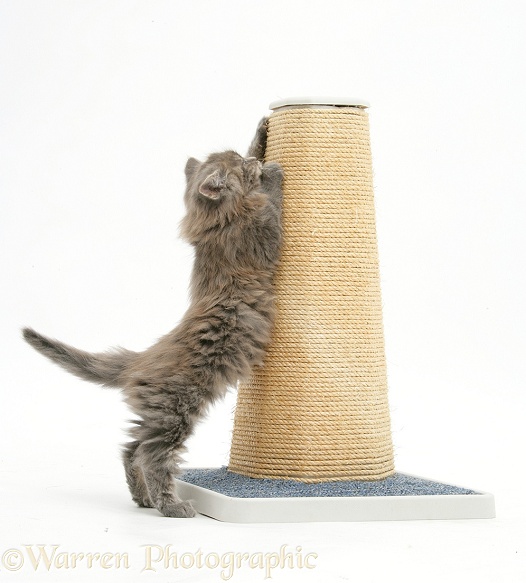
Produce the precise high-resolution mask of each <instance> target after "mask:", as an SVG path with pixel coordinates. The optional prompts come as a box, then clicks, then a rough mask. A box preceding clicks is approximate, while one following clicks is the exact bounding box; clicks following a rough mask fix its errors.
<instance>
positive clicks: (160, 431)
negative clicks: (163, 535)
mask: <svg viewBox="0 0 526 583" xmlns="http://www.w3.org/2000/svg"><path fill="white" fill-rule="evenodd" d="M265 141H266V124H265V120H262V122H260V125H259V127H258V132H257V134H256V137H255V138H254V141H253V142H252V145H251V147H250V149H249V157H247V158H243V157H241V156H240V155H239V154H237V153H235V152H233V151H227V152H222V153H217V154H212V155H210V156H209V157H208V159H207V160H206V161H205V162H199V161H198V160H196V159H194V158H190V159H189V160H188V162H187V164H186V170H185V171H186V178H187V187H186V193H185V204H186V210H187V212H186V216H185V217H184V219H183V221H182V224H181V234H182V236H183V237H184V238H185V239H186V240H187V241H189V242H190V243H191V244H192V245H193V246H194V247H195V260H194V267H193V273H192V280H191V288H190V289H191V305H190V307H189V309H188V311H187V312H186V314H185V315H184V317H183V319H182V321H181V323H180V324H179V325H178V326H177V327H176V328H175V329H174V330H172V331H171V332H170V333H168V334H167V335H166V336H164V337H162V338H161V339H160V340H159V341H158V342H157V343H156V344H154V345H153V346H152V347H151V348H149V349H148V350H146V351H144V352H140V353H137V352H131V351H129V350H124V349H114V350H111V351H108V352H104V353H98V354H91V353H88V352H84V351H81V350H78V349H76V348H73V347H70V346H68V345H66V344H63V343H62V342H58V341H56V340H51V339H49V338H46V337H45V336H42V335H41V334H38V333H37V332H35V331H33V330H31V329H29V328H26V329H24V331H23V334H24V338H25V339H26V340H27V342H29V344H31V346H33V348H35V349H36V350H38V351H39V352H41V353H42V354H44V355H45V356H47V357H48V358H50V359H51V360H53V361H54V362H56V363H57V364H59V365H60V366H62V367H63V368H65V369H66V370H68V371H69V372H71V373H73V374H75V375H77V376H79V377H80V378H82V379H85V380H88V381H92V382H95V383H99V384H101V385H104V386H107V387H115V388H119V389H122V391H123V394H124V398H125V401H126V402H127V403H128V405H129V406H130V408H131V409H132V411H133V412H134V413H135V414H136V415H137V416H138V418H139V419H138V420H137V421H134V424H135V425H134V427H133V428H132V429H131V435H132V437H133V438H134V441H132V442H130V443H127V444H126V445H125V446H124V451H123V460H124V467H125V471H126V479H127V482H128V486H129V488H130V492H131V494H132V498H133V500H134V501H135V502H136V503H137V504H138V505H139V506H143V507H155V508H157V509H158V510H159V512H161V513H162V514H164V516H172V517H190V516H194V515H195V511H194V509H193V508H192V505H191V503H190V502H188V501H183V500H181V499H180V498H178V496H177V494H176V492H175V489H174V484H173V477H174V476H175V475H176V474H177V472H178V465H179V462H180V459H181V458H180V454H181V452H182V451H184V442H185V441H186V439H187V438H188V436H189V435H190V434H191V433H192V430H193V429H194V426H195V424H196V422H197V421H198V420H199V419H200V418H201V417H202V416H203V414H204V413H205V412H206V410H207V407H208V405H209V404H210V403H212V402H213V401H215V400H216V399H218V398H220V397H223V396H224V394H225V392H226V390H227V388H228V387H229V386H235V385H236V383H237V382H238V381H240V380H244V379H247V377H248V376H249V374H250V371H251V368H252V367H253V366H256V365H260V364H261V363H262V360H263V357H264V351H265V346H266V344H267V343H268V340H269V336H270V331H271V326H272V322H273V316H274V295H273V289H272V276H273V272H274V268H275V266H276V263H277V261H278V257H279V251H280V243H281V223H280V215H281V198H282V193H281V182H282V176H283V175H282V171H281V168H280V166H279V165H278V164H276V163H267V164H263V163H262V162H261V161H260V160H258V158H261V157H262V156H263V153H264V150H265ZM252 154H255V156H252Z"/></svg>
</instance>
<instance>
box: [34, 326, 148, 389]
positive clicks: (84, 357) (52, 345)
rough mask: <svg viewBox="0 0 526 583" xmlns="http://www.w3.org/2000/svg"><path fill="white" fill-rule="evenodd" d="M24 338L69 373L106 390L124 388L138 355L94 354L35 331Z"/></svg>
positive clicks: (126, 352) (120, 351)
mask: <svg viewBox="0 0 526 583" xmlns="http://www.w3.org/2000/svg"><path fill="white" fill-rule="evenodd" d="M22 334H23V336H24V339H25V340H26V341H27V342H28V343H29V344H31V346H32V347H33V348H34V349H35V350H38V352H40V353H41V354H43V355H44V356H46V357H47V358H49V359H50V360H52V361H53V362H56V363H57V364H58V365H60V366H61V367H62V368H64V369H66V370H67V371H68V372H70V373H73V374H74V375H76V376H78V377H80V378H81V379H83V380H85V381H91V382H92V383H99V384H101V385H104V386H106V387H115V388H120V387H122V386H123V384H124V382H125V380H126V379H125V376H126V375H125V371H126V369H127V368H128V366H129V365H130V364H131V363H132V361H133V360H134V358H135V356H136V355H137V353H136V352H131V351H130V350H125V349H120V348H119V349H115V350H113V351H109V352H103V353H98V354H92V353H90V352H85V351H84V350H78V349H77V348H73V347H72V346H68V345H67V344H64V343H63V342H59V341H58V340H52V339H51V338H47V337H46V336H42V334H39V333H38V332H35V331H34V330H32V329H31V328H24V329H23V330H22Z"/></svg>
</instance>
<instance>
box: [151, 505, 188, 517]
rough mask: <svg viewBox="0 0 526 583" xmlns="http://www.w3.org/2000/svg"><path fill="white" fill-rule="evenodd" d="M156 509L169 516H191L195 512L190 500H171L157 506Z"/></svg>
mask: <svg viewBox="0 0 526 583" xmlns="http://www.w3.org/2000/svg"><path fill="white" fill-rule="evenodd" d="M157 510H158V511H159V512H160V513H161V514H162V515H163V516H168V517H169V518H193V517H194V516H195V515H196V512H195V510H194V508H193V506H192V504H191V503H190V502H173V503H172V504H165V505H163V506H159V507H158V508H157Z"/></svg>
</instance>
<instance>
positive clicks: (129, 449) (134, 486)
mask: <svg viewBox="0 0 526 583" xmlns="http://www.w3.org/2000/svg"><path fill="white" fill-rule="evenodd" d="M138 447H139V442H138V441H131V442H130V443H127V444H125V445H124V449H123V451H122V461H123V463H124V471H125V472H126V482H127V483H128V488H129V489H130V493H131V495H132V499H133V501H134V502H135V503H136V504H137V506H140V507H141V508H154V505H153V503H152V501H151V499H150V495H149V493H148V488H147V487H146V483H145V481H144V474H143V471H142V468H141V467H140V466H139V465H138V464H137V463H136V461H135V452H136V451H137V448H138Z"/></svg>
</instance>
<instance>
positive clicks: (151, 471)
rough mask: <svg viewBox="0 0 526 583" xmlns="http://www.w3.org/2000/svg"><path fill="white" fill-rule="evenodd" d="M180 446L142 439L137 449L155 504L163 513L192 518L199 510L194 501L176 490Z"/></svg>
mask: <svg viewBox="0 0 526 583" xmlns="http://www.w3.org/2000/svg"><path fill="white" fill-rule="evenodd" d="M180 449H181V447H179V448H177V449H176V448H174V446H173V445H172V446H169V445H167V444H166V443H163V442H162V441H156V442H154V443H148V444H144V443H143V444H141V445H140V446H139V448H138V450H137V461H139V463H140V464H141V467H142V471H143V475H144V480H145V483H146V486H147V488H148V494H149V496H150V500H151V501H152V503H153V506H154V507H155V508H157V510H158V511H159V512H160V513H161V514H162V515H164V516H168V517H171V518H191V517H193V516H195V514H196V513H195V510H194V508H193V506H192V504H191V503H190V502H188V501H184V500H181V499H180V498H179V497H178V496H177V493H176V491H175V484H174V476H175V474H176V473H177V470H178V462H179V459H180V458H179V456H178V455H177V450H180Z"/></svg>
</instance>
